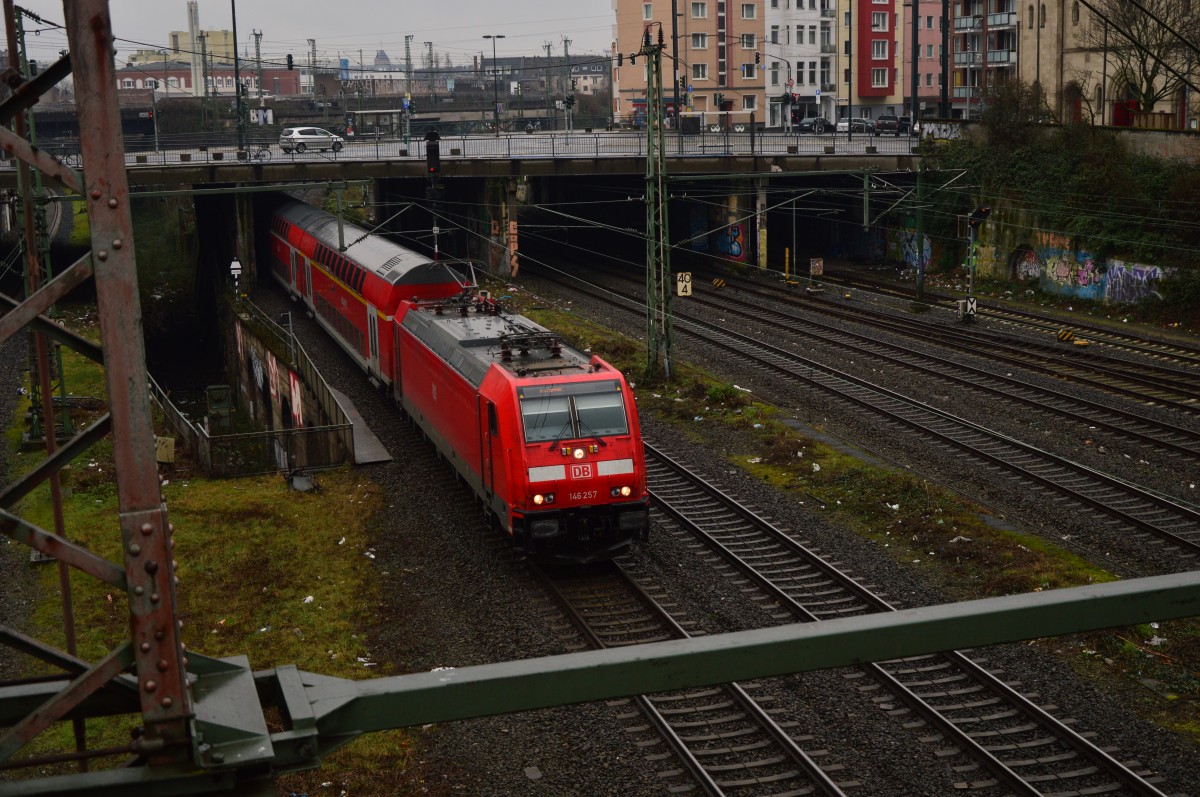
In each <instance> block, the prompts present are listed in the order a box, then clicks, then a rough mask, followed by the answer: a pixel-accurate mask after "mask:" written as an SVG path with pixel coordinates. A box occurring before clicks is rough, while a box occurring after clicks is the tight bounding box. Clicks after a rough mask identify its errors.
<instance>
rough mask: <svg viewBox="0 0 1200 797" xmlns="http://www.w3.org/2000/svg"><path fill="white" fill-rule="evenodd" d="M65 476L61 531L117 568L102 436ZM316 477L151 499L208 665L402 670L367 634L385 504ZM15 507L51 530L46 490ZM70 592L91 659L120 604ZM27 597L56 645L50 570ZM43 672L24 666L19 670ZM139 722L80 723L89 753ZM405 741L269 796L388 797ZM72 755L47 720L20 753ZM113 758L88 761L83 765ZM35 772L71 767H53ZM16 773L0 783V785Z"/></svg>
mask: <svg viewBox="0 0 1200 797" xmlns="http://www.w3.org/2000/svg"><path fill="white" fill-rule="evenodd" d="M65 316H66V319H67V321H68V323H69V324H70V325H71V327H72V328H74V329H76V331H78V332H80V333H81V334H84V335H85V336H88V337H92V338H93V339H94V338H95V337H97V336H98V330H96V329H95V328H94V321H92V327H89V316H88V314H87V313H85V312H84V313H74V312H68V313H66V314H65ZM63 351H64V373H65V375H66V379H67V384H68V386H69V387H70V388H71V392H72V393H76V394H78V393H79V392H86V393H87V394H88V395H99V396H104V395H105V390H104V380H103V369H102V367H101V366H100V365H98V364H95V363H92V362H91V361H88V360H86V359H84V358H82V357H79V356H77V355H74V354H70V355H68V354H67V350H66V349H64V350H63ZM27 407H28V399H27V398H26V400H25V402H24V403H22V404H21V405H20V406H18V407H17V408H16V411H15V412H14V416H13V418H12V422H11V423H10V425H9V427H8V429H7V432H6V434H7V437H8V442H9V444H10V446H13V447H14V450H15V449H16V447H18V446H19V444H20V441H21V437H22V434H23V432H24V431H25V411H26V409H27ZM99 411H101V410H97V412H99ZM79 420H80V421H86V420H87V419H86V418H83V417H81V418H79ZM160 433H166V432H160ZM43 456H44V452H43V451H42V450H40V449H35V450H29V451H26V452H23V453H18V454H17V455H16V456H15V458H14V459H13V465H12V475H14V476H15V475H19V474H20V473H23V472H26V471H27V470H28V469H29V468H31V467H33V466H34V465H35V464H36V463H37V462H39V461H40V460H41V459H42V457H43ZM70 473H71V475H70V477H69V478H67V479H65V480H64V481H65V483H67V484H69V485H70V487H71V488H72V489H71V490H69V491H68V492H69V495H67V497H66V498H65V499H64V501H63V517H64V526H65V529H66V533H67V535H68V537H69V538H70V539H71V540H72V541H73V542H75V543H77V544H79V545H82V546H83V547H85V548H87V549H88V550H90V551H92V552H93V553H95V554H97V555H99V556H103V557H104V558H106V559H108V560H109V561H112V562H118V563H119V562H121V561H122V552H121V538H120V532H119V526H118V520H117V518H118V505H117V495H116V485H115V481H114V475H115V470H114V468H113V464H112V444H111V442H110V441H109V440H108V439H105V440H103V441H101V442H100V443H97V444H96V445H94V446H93V447H92V448H91V449H89V450H88V451H87V452H85V453H84V454H83V455H82V456H80V457H78V458H77V459H76V460H75V462H74V463H73V466H72V468H71V471H70ZM317 483H318V489H316V490H314V491H312V492H309V493H297V492H294V491H291V490H289V489H288V487H287V484H286V482H285V480H284V479H282V478H280V477H279V476H264V477H258V478H248V479H231V480H211V479H205V478H176V477H172V476H168V477H167V478H166V479H164V483H163V486H162V495H163V498H164V500H165V501H166V502H167V506H168V510H169V515H170V519H171V522H172V523H173V525H174V527H175V534H174V540H175V543H176V547H175V552H176V556H177V559H178V562H179V565H180V569H179V572H178V575H179V578H180V584H179V587H178V600H177V606H178V612H179V617H180V619H181V620H182V621H183V630H182V639H183V642H184V644H185V645H186V646H187V647H188V648H189V649H191V650H196V651H199V652H202V653H204V654H205V655H208V656H216V657H221V656H229V655H234V654H246V655H248V656H249V658H250V662H251V666H252V667H253V668H255V669H261V668H268V667H272V666H275V665H278V664H287V663H295V664H296V665H297V666H298V667H299V668H301V669H303V670H306V671H311V672H317V673H321V674H325V675H330V676H336V677H341V678H367V677H374V676H379V675H388V674H395V673H396V672H399V671H401V670H402V669H403V668H404V663H403V662H379V663H378V666H375V662H374V660H373V658H372V651H371V649H370V645H369V639H368V637H367V630H368V629H370V628H371V627H372V625H373V623H374V621H375V617H374V610H375V607H376V606H378V605H379V603H380V600H381V595H380V592H379V582H378V579H377V578H376V576H375V573H374V572H373V569H372V567H371V566H370V559H369V558H368V557H367V554H368V553H369V552H370V546H371V545H372V539H371V534H372V526H371V523H370V519H371V518H372V516H373V515H374V514H375V513H376V512H379V511H381V510H382V508H383V506H384V502H383V496H382V494H381V491H380V489H379V488H378V487H377V486H376V485H375V484H374V483H372V482H370V481H369V480H367V479H365V478H363V477H361V476H359V475H357V474H356V473H354V472H353V471H352V470H350V469H349V468H342V469H339V470H336V471H327V472H324V473H321V474H320V475H319V476H318V478H317ZM19 511H20V514H21V515H22V517H24V518H25V519H27V520H28V521H29V522H31V523H33V524H36V525H37V526H39V527H41V528H44V529H53V528H54V520H53V514H52V505H51V501H50V494H49V487H48V486H47V485H42V486H40V487H39V488H38V489H36V490H34V491H33V492H31V493H30V495H28V496H27V497H26V498H25V499H24V500H23V501H22V502H21V506H20V507H19ZM71 588H72V609H73V612H74V615H75V629H76V644H77V651H78V655H79V656H80V657H82V658H85V659H90V660H95V659H97V658H99V657H101V656H103V655H105V654H107V653H108V652H109V651H110V650H111V649H112V648H114V647H116V646H117V645H118V644H120V642H121V641H123V640H125V639H127V638H128V633H129V616H128V603H127V601H126V598H125V596H124V595H122V594H120V593H119V592H114V590H113V589H112V588H111V587H109V586H108V585H106V584H103V583H100V582H98V581H96V580H95V579H92V578H90V577H87V576H83V575H80V574H79V573H77V572H75V573H72V574H71ZM37 591H38V596H37V597H36V599H35V600H34V607H35V608H34V609H33V613H32V616H31V618H30V622H29V632H30V633H31V634H32V635H33V636H35V637H36V638H38V639H40V640H43V641H44V642H45V643H47V644H50V645H53V646H57V647H59V648H62V649H65V647H66V641H65V634H64V631H63V627H62V601H61V597H60V592H59V585H58V572H57V568H55V567H53V566H45V567H41V568H39V570H38V572H37ZM310 597H311V600H309V598H310ZM31 667H33V668H36V667H37V665H36V664H35V665H31ZM47 671H48V670H41V669H31V671H30V672H29V673H27V674H28V675H36V674H41V673H43V672H47ZM137 724H139V723H138V718H136V717H113V718H104V719H98V720H92V721H89V722H88V725H87V743H88V746H89V747H92V748H95V747H104V746H110V745H121V744H125V743H127V742H128V741H129V739H130V731H131V728H132V727H133V726H134V725H137ZM276 729H277V728H276ZM412 739H413V735H412V732H410V731H407V730H399V731H391V732H386V733H376V734H369V735H367V736H364V737H363V738H362V739H359V740H357V741H356V742H354V743H353V744H351V745H349V746H347V747H346V748H344V749H342V750H340V751H338V752H337V753H334V754H333V755H331V756H330V757H329V758H328V759H326V761H325V763H324V765H323V767H322V769H321V770H320V771H319V772H315V773H304V774H300V775H293V776H288V777H287V778H284V779H282V780H281V788H283V789H285V793H286V790H288V789H290V790H292V791H296V792H297V793H299V792H304V791H308V792H315V791H317V788H318V786H319V784H320V783H324V782H326V781H332V782H335V783H337V784H338V789H337V790H338V791H341V790H346V791H349V792H352V793H355V794H365V795H384V794H391V793H392V792H393V790H392V788H391V781H390V780H389V779H388V778H387V777H384V773H385V772H388V773H394V772H396V771H398V770H402V769H404V768H405V767H406V766H407V764H408V761H407V756H408V754H409V753H408V751H409V749H410V747H411V744H412ZM72 747H73V739H72V730H71V727H70V725H69V724H63V723H59V724H58V725H55V726H54V727H53V728H51V729H50V731H48V732H47V733H45V734H43V735H42V736H40V737H39V738H38V739H37V740H35V742H33V743H32V744H30V745H28V746H26V747H25V748H23V749H22V751H21V753H20V755H19V757H26V756H37V755H44V754H49V753H52V752H57V751H61V750H64V749H71V748H72ZM119 763H120V761H119V760H117V759H113V760H108V761H97V762H95V763H94V765H93V768H94V769H102V768H104V767H105V766H115V765H118V764H119ZM42 771H43V773H44V774H49V773H51V772H69V771H73V768H72V767H70V766H68V765H61V766H58V767H54V766H51V767H44V768H42ZM21 775H22V773H20V772H15V773H12V774H11V775H7V776H3V775H0V781H2V780H4V779H5V778H6V777H17V778H19V777H21Z"/></svg>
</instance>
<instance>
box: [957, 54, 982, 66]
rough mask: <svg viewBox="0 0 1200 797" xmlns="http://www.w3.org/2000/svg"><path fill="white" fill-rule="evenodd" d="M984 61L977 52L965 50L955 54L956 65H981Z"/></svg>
mask: <svg viewBox="0 0 1200 797" xmlns="http://www.w3.org/2000/svg"><path fill="white" fill-rule="evenodd" d="M981 63H983V61H982V59H980V57H979V53H977V52H965V53H955V54H954V65H955V66H979V65H980V64H981Z"/></svg>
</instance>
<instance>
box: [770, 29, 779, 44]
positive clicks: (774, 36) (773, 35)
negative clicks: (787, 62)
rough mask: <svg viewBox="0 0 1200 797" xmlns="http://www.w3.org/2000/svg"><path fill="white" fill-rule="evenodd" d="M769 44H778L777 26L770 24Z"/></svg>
mask: <svg viewBox="0 0 1200 797" xmlns="http://www.w3.org/2000/svg"><path fill="white" fill-rule="evenodd" d="M771 44H779V26H778V25H772V26H771Z"/></svg>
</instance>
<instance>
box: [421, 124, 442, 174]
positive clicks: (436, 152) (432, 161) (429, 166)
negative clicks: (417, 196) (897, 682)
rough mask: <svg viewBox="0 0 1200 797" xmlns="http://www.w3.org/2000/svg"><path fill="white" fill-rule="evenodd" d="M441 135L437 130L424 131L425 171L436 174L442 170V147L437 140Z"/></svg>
mask: <svg viewBox="0 0 1200 797" xmlns="http://www.w3.org/2000/svg"><path fill="white" fill-rule="evenodd" d="M440 140H441V136H440V135H438V131H436V130H429V131H427V132H426V133H425V171H427V172H428V173H429V174H437V173H438V172H440V171H441V170H442V149H441V144H439V143H438V142H439V141H440Z"/></svg>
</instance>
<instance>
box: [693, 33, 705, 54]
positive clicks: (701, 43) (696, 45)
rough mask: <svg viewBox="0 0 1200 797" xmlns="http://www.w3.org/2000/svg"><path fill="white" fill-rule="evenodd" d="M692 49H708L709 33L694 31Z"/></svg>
mask: <svg viewBox="0 0 1200 797" xmlns="http://www.w3.org/2000/svg"><path fill="white" fill-rule="evenodd" d="M692 49H693V50H707V49H708V34H707V33H693V34H692Z"/></svg>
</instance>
